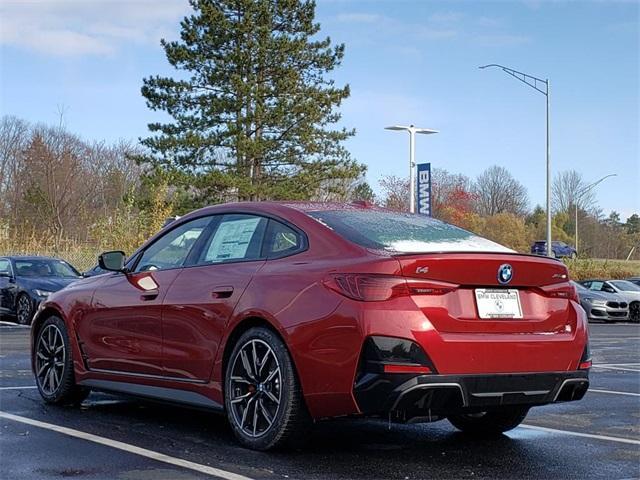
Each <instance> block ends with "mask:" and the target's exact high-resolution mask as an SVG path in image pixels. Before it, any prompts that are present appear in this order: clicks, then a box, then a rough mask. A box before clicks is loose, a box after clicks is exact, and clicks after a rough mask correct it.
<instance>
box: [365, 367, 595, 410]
mask: <svg viewBox="0 0 640 480" xmlns="http://www.w3.org/2000/svg"><path fill="white" fill-rule="evenodd" d="M588 387H589V373H588V370H576V371H568V372H544V373H522V374H520V373H513V374H491V375H417V376H416V375H406V374H385V373H380V374H373V373H367V374H364V375H362V376H361V377H360V378H359V379H358V381H357V382H356V384H355V386H354V397H355V398H356V401H357V403H358V406H359V408H360V411H361V412H362V413H364V414H368V415H376V414H378V415H385V416H386V415H388V416H389V417H390V418H393V419H396V420H403V421H410V420H411V419H413V418H416V417H430V416H446V415H451V414H456V413H462V412H473V411H484V410H490V409H493V408H499V407H503V406H509V405H521V406H537V405H545V404H548V403H553V402H564V401H571V400H580V399H581V398H582V397H583V396H584V394H585V393H586V392H587V389H588Z"/></svg>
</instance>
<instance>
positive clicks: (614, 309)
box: [571, 282, 629, 322]
mask: <svg viewBox="0 0 640 480" xmlns="http://www.w3.org/2000/svg"><path fill="white" fill-rule="evenodd" d="M571 283H573V284H574V286H575V287H576V290H577V291H578V298H579V299H580V305H582V308H584V311H585V312H587V317H588V318H589V320H590V321H591V320H599V321H603V322H622V321H626V320H628V319H629V304H628V303H627V301H626V300H625V299H624V298H621V297H620V295H618V294H617V293H609V292H605V291H599V292H596V291H593V290H589V289H588V288H587V287H585V286H584V285H580V284H579V283H576V282H571Z"/></svg>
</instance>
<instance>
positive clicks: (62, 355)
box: [33, 316, 89, 404]
mask: <svg viewBox="0 0 640 480" xmlns="http://www.w3.org/2000/svg"><path fill="white" fill-rule="evenodd" d="M33 355H34V357H35V358H34V365H35V374H36V385H37V387H38V391H39V392H40V396H41V397H42V398H43V399H44V401H45V402H47V403H53V404H78V403H80V402H82V400H84V399H85V398H86V397H87V395H89V389H88V388H85V387H81V386H79V385H76V382H75V375H74V372H73V357H72V353H71V344H70V342H69V335H68V333H67V327H66V325H65V323H64V321H63V320H62V319H61V318H59V317H55V316H52V317H49V318H48V319H46V320H45V321H44V323H43V324H42V326H41V327H40V330H39V331H38V335H37V337H36V341H35V350H34V353H33Z"/></svg>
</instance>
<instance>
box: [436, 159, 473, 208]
mask: <svg viewBox="0 0 640 480" xmlns="http://www.w3.org/2000/svg"><path fill="white" fill-rule="evenodd" d="M471 187H472V184H471V179H470V178H469V177H467V176H466V175H463V174H461V173H449V172H448V171H447V170H445V169H443V168H434V169H433V172H432V175H431V207H432V208H431V210H432V215H433V216H434V217H435V218H439V219H444V220H449V218H448V214H447V212H446V210H447V209H448V208H450V207H453V208H454V209H456V210H466V207H467V205H466V203H468V201H469V199H470V198H471V195H470V193H471Z"/></svg>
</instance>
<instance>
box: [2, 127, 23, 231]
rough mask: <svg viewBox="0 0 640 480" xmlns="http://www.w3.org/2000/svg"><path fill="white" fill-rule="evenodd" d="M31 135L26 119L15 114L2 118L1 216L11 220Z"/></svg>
mask: <svg viewBox="0 0 640 480" xmlns="http://www.w3.org/2000/svg"><path fill="white" fill-rule="evenodd" d="M29 135H30V127H29V125H28V124H27V123H26V122H25V121H23V120H20V119H19V118H16V117H13V116H3V117H2V119H1V120H0V217H2V218H5V219H7V220H9V221H11V220H12V219H15V207H16V204H17V203H18V199H19V196H20V188H19V187H18V184H19V181H20V177H19V172H20V170H21V168H22V160H23V155H22V154H23V150H24V149H25V148H26V146H27V143H28V141H29Z"/></svg>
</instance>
